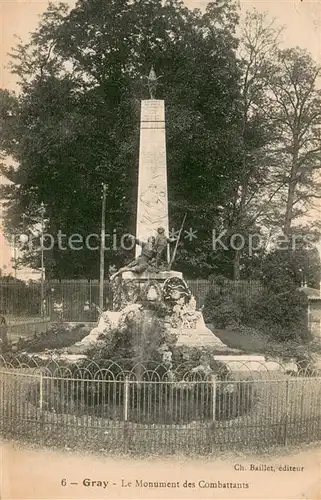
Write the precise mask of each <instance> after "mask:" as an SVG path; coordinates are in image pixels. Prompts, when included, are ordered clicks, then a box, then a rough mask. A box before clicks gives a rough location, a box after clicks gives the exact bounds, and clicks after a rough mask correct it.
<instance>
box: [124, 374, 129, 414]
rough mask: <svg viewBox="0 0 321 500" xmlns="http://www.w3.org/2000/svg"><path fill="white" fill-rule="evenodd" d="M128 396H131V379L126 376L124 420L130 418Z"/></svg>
mask: <svg viewBox="0 0 321 500" xmlns="http://www.w3.org/2000/svg"><path fill="white" fill-rule="evenodd" d="M128 396H129V380H128V377H126V378H125V386H124V421H125V422H127V420H128Z"/></svg>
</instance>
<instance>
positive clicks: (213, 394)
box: [212, 375, 217, 422]
mask: <svg viewBox="0 0 321 500" xmlns="http://www.w3.org/2000/svg"><path fill="white" fill-rule="evenodd" d="M216 387H217V379H216V375H212V414H213V415H212V418H213V422H215V420H216Z"/></svg>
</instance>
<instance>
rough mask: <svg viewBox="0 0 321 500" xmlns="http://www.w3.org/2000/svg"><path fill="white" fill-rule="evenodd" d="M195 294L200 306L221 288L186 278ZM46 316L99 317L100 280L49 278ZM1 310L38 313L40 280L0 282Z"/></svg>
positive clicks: (243, 287)
mask: <svg viewBox="0 0 321 500" xmlns="http://www.w3.org/2000/svg"><path fill="white" fill-rule="evenodd" d="M186 281H187V284H188V286H189V287H190V289H191V292H192V293H193V295H194V296H195V298H196V302H197V306H198V307H199V308H200V307H202V306H203V305H204V302H205V298H206V296H207V294H208V293H209V291H210V290H212V289H214V290H215V289H217V290H218V289H219V286H218V285H217V284H215V283H213V282H211V281H208V280H203V279H195V280H186ZM229 286H230V287H231V289H232V290H233V291H234V292H235V293H237V294H239V295H240V296H243V297H252V296H253V295H256V294H258V293H259V292H260V291H261V290H262V285H261V284H260V282H258V281H237V282H230V283H229ZM44 290H45V293H44V296H45V298H44V301H45V304H44V311H45V316H48V317H50V319H51V320H52V321H57V320H58V321H59V320H63V321H75V322H76V321H81V322H84V321H86V322H87V321H88V322H91V321H97V319H98V311H97V309H96V308H95V307H94V306H93V304H98V303H99V282H98V280H49V281H46V283H45V287H44ZM104 296H105V307H106V309H107V308H108V309H109V308H111V306H112V290H111V285H110V282H108V281H105V283H104ZM0 313H2V314H5V315H6V316H8V317H10V318H12V320H13V321H14V320H20V318H25V317H27V318H29V319H30V318H34V317H39V316H40V313H41V291H40V283H38V282H30V283H29V284H25V283H17V282H12V281H8V282H0Z"/></svg>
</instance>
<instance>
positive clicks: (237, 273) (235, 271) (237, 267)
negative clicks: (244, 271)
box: [233, 250, 241, 281]
mask: <svg viewBox="0 0 321 500" xmlns="http://www.w3.org/2000/svg"><path fill="white" fill-rule="evenodd" d="M240 257H241V252H240V250H235V254H234V260H233V279H234V281H239V280H240V275H241V270H240Z"/></svg>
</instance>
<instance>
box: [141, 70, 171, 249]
mask: <svg viewBox="0 0 321 500" xmlns="http://www.w3.org/2000/svg"><path fill="white" fill-rule="evenodd" d="M148 83H149V90H150V99H148V100H144V101H141V117H140V149H139V174H138V197H137V221H136V237H137V238H138V239H140V240H142V241H147V239H148V237H149V236H156V234H157V233H156V231H157V228H158V227H163V228H164V229H165V232H166V234H167V235H168V196H167V164H166V131H165V104H164V101H163V100H158V99H155V91H156V83H157V77H156V74H155V72H154V70H153V68H152V70H151V72H150V75H149V78H148ZM140 251H141V249H140V247H138V246H137V247H136V256H137V255H138V254H139V253H140Z"/></svg>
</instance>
